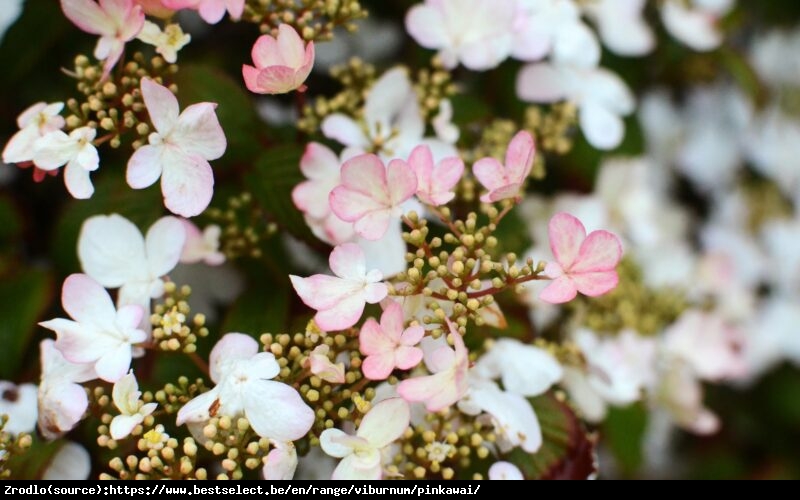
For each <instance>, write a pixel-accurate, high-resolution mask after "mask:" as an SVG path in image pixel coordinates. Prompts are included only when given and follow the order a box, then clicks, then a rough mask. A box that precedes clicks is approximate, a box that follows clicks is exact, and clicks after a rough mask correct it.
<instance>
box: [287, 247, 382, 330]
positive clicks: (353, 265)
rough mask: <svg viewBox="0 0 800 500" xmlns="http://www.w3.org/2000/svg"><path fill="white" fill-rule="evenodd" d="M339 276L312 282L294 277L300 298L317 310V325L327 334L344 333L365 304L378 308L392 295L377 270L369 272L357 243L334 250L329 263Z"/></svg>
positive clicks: (356, 318) (356, 320)
mask: <svg viewBox="0 0 800 500" xmlns="http://www.w3.org/2000/svg"><path fill="white" fill-rule="evenodd" d="M328 263H329V265H330V268H331V271H333V273H334V274H335V275H336V276H327V275H324V274H315V275H314V276H311V277H309V278H301V277H299V276H294V275H291V276H289V278H290V279H291V280H292V286H294V289H295V291H296V292H297V295H299V296H300V298H301V299H302V300H303V302H304V303H305V304H306V305H307V306H308V307H311V308H313V309H316V310H317V314H316V315H315V316H314V321H316V323H317V325H319V327H320V328H322V329H323V330H325V331H333V330H344V329H346V328H350V327H351V326H353V325H355V324H356V323H357V322H358V320H359V319H360V318H361V314H363V312H364V306H365V304H367V303H369V304H377V303H378V302H380V301H381V300H383V299H384V298H385V297H386V295H387V294H388V293H389V291H388V289H387V288H386V285H385V284H384V283H383V282H382V280H383V275H381V273H380V271H378V270H375V269H373V270H371V271H369V272H367V267H366V262H365V258H364V251H363V250H361V247H359V246H358V245H356V244H355V243H345V244H344V245H339V246H337V247H336V248H334V249H333V251H332V252H331V255H330V258H329V259H328Z"/></svg>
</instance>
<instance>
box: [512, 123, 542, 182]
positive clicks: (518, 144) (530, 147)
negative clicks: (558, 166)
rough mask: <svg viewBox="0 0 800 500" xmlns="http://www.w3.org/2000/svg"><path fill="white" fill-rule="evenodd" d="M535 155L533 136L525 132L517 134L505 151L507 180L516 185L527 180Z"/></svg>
mask: <svg viewBox="0 0 800 500" xmlns="http://www.w3.org/2000/svg"><path fill="white" fill-rule="evenodd" d="M535 153H536V146H535V145H534V142H533V136H532V135H531V134H530V133H529V132H526V131H524V130H523V131H520V132H517V135H515V136H514V138H513V139H511V143H510V144H509V145H508V151H506V168H507V169H508V174H507V175H508V178H509V179H510V180H511V181H513V182H516V183H521V182H523V181H524V180H525V179H527V178H528V174H530V172H531V167H533V157H534V154H535Z"/></svg>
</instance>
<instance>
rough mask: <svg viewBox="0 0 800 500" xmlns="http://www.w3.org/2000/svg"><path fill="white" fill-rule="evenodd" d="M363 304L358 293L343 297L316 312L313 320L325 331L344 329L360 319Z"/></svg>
mask: <svg viewBox="0 0 800 500" xmlns="http://www.w3.org/2000/svg"><path fill="white" fill-rule="evenodd" d="M364 304H365V302H364V297H362V296H360V295H351V296H348V297H345V298H344V299H343V300H341V301H339V302H338V303H337V304H336V306H334V307H333V308H331V309H327V310H324V311H319V312H317V314H316V315H315V316H314V321H316V322H317V324H318V325H319V327H320V328H321V329H323V330H325V331H339V330H346V329H348V328H350V327H351V326H353V325H355V324H356V323H358V320H359V319H361V315H362V314H364Z"/></svg>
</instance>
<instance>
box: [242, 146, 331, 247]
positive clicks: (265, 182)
mask: <svg viewBox="0 0 800 500" xmlns="http://www.w3.org/2000/svg"><path fill="white" fill-rule="evenodd" d="M302 154H303V152H302V150H301V149H300V148H299V147H298V146H295V145H292V144H289V145H284V146H279V147H277V148H273V149H270V150H268V151H266V152H265V153H263V154H262V155H261V156H260V157H259V158H258V160H256V163H255V165H254V167H253V169H252V170H251V171H250V173H248V174H247V175H246V176H245V182H246V185H247V187H248V189H250V191H251V192H252V194H253V197H254V198H255V200H256V201H257V202H258V203H259V205H261V207H262V208H263V209H264V210H265V211H266V212H267V213H268V214H269V215H270V216H271V217H272V218H273V220H275V222H276V223H277V224H278V225H280V226H281V227H282V228H283V229H285V230H286V231H289V232H290V233H291V234H292V235H293V236H294V237H296V238H298V239H300V240H303V241H308V242H318V240H317V239H316V238H315V237H314V235H313V234H311V230H309V229H308V226H307V225H306V222H305V220H304V219H303V214H301V213H300V211H299V210H298V209H297V207H295V206H294V203H293V202H292V189H294V187H295V186H297V185H298V184H299V183H300V182H302V181H303V180H305V177H303V175H302V173H301V172H300V157H301V156H302Z"/></svg>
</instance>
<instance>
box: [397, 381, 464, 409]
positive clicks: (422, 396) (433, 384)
mask: <svg viewBox="0 0 800 500" xmlns="http://www.w3.org/2000/svg"><path fill="white" fill-rule="evenodd" d="M449 375H450V374H449V373H446V372H443V373H437V374H435V375H428V376H425V377H416V378H411V379H407V380H403V381H402V382H400V384H399V385H398V386H397V394H399V395H400V396H401V397H402V398H403V399H405V400H406V401H408V402H412V403H413V402H423V403H425V408H427V410H428V411H431V412H436V411H439V410H443V409H445V408H447V407H448V406H450V405H451V404H453V403H455V402H456V401H458V397H457V395H455V391H454V389H453V381H452V379H451V378H450V376H449ZM454 396H455V397H454Z"/></svg>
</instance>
